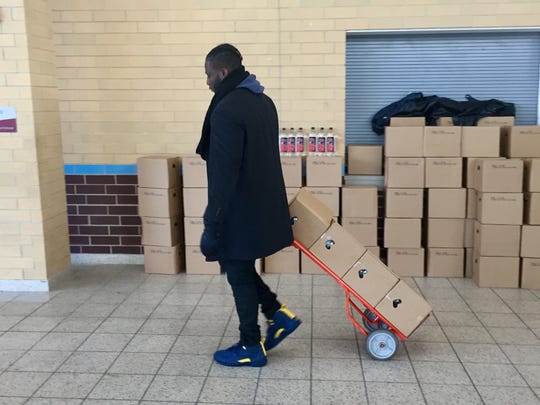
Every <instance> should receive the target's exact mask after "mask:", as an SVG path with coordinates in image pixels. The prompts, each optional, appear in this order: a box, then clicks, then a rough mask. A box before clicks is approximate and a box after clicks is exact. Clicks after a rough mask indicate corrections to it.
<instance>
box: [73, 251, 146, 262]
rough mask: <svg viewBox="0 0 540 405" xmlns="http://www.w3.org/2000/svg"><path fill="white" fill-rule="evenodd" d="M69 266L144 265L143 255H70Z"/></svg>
mask: <svg viewBox="0 0 540 405" xmlns="http://www.w3.org/2000/svg"><path fill="white" fill-rule="evenodd" d="M71 264H144V255H128V254H114V255H111V254H81V253H76V254H72V255H71Z"/></svg>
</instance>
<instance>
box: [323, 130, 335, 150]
mask: <svg viewBox="0 0 540 405" xmlns="http://www.w3.org/2000/svg"><path fill="white" fill-rule="evenodd" d="M325 140H326V142H325V144H326V154H327V155H328V156H332V155H334V154H335V153H336V137H335V136H334V128H332V127H330V128H328V132H327V134H326V136H325Z"/></svg>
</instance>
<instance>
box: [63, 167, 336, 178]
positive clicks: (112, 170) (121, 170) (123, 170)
mask: <svg viewBox="0 0 540 405" xmlns="http://www.w3.org/2000/svg"><path fill="white" fill-rule="evenodd" d="M345 173H346V170H345V165H342V166H341V174H342V175H343V176H344V175H345ZM64 174H137V165H135V164H134V165H107V164H65V165H64ZM302 175H304V176H305V175H306V167H305V165H302Z"/></svg>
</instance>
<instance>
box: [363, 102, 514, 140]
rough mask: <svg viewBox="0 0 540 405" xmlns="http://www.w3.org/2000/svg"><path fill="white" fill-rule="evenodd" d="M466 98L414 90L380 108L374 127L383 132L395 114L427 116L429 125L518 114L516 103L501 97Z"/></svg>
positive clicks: (469, 123) (473, 122)
mask: <svg viewBox="0 0 540 405" xmlns="http://www.w3.org/2000/svg"><path fill="white" fill-rule="evenodd" d="M465 98H466V100H465V101H456V100H452V99H451V98H447V97H438V96H424V95H423V94H422V93H420V92H416V93H410V94H408V95H407V96H405V97H403V98H402V99H401V100H398V101H396V102H394V103H392V104H389V105H388V106H386V107H384V108H382V109H381V110H379V111H378V112H377V113H376V114H375V115H374V116H373V118H372V119H371V128H372V129H373V131H374V132H375V133H376V134H378V135H383V134H384V127H387V126H388V125H390V118H391V117H426V125H435V122H436V121H437V119H438V118H440V117H452V120H453V122H454V125H460V126H474V125H476V123H477V122H478V120H479V119H480V118H483V117H491V116H495V117H497V116H499V117H500V116H515V115H516V108H515V106H514V104H513V103H506V102H504V101H500V100H497V99H490V100H477V99H475V98H474V97H472V96H470V95H467V96H465Z"/></svg>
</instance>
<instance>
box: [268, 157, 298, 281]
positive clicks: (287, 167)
mask: <svg viewBox="0 0 540 405" xmlns="http://www.w3.org/2000/svg"><path fill="white" fill-rule="evenodd" d="M281 170H282V172H283V180H284V181H285V190H286V192H287V199H288V200H289V202H290V201H292V200H293V199H294V196H295V195H296V194H297V193H298V191H300V188H301V187H302V184H303V181H302V156H281ZM264 271H265V273H276V274H294V273H300V252H299V251H298V250H297V249H296V248H294V247H292V246H289V247H286V248H284V249H282V250H280V251H279V252H276V253H274V254H273V255H271V256H268V257H265V258H264Z"/></svg>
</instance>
